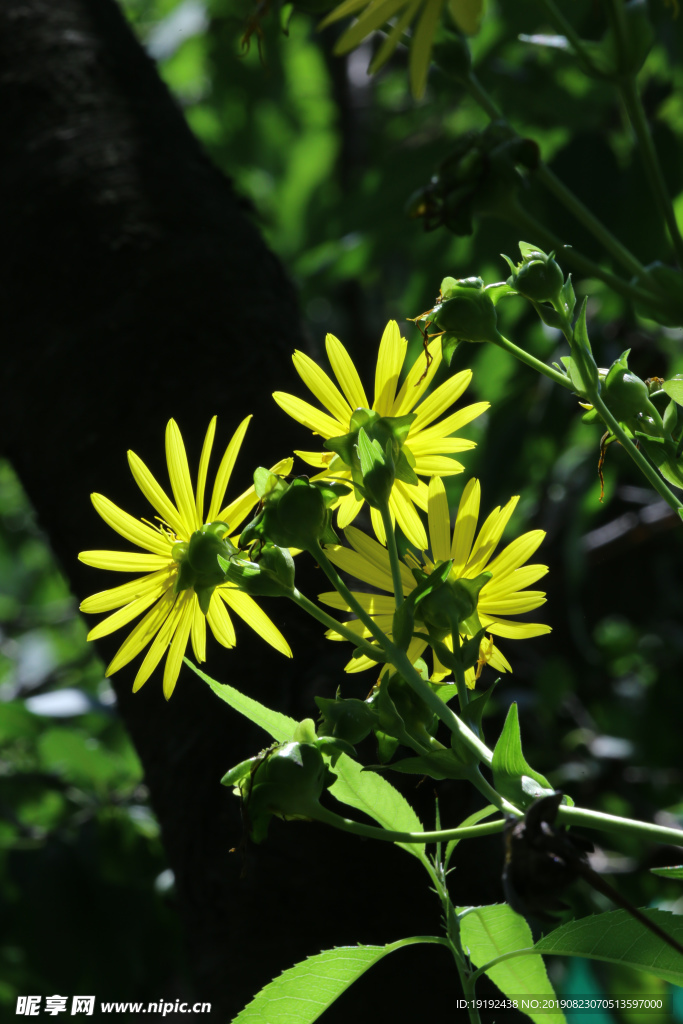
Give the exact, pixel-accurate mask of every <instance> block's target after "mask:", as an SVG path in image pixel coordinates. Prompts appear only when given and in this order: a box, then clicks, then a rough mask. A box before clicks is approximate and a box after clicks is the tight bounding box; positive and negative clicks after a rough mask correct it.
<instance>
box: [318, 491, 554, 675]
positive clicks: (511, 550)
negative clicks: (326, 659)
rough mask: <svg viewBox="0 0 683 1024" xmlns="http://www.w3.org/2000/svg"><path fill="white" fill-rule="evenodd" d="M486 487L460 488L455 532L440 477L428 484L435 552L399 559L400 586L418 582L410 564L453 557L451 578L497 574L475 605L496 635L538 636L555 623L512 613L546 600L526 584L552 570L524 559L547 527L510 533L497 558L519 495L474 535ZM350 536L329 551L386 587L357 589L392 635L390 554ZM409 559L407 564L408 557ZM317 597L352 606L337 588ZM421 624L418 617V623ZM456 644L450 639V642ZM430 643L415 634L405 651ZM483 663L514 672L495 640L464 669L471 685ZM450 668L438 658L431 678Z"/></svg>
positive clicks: (358, 626) (363, 664) (356, 627)
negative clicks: (476, 661)
mask: <svg viewBox="0 0 683 1024" xmlns="http://www.w3.org/2000/svg"><path fill="white" fill-rule="evenodd" d="M480 497H481V489H480V486H479V481H478V480H470V481H469V482H468V484H467V486H466V487H465V490H464V491H463V494H462V497H461V499H460V505H459V507H458V513H457V516H456V520H455V527H454V529H453V534H452V536H451V530H450V518H449V514H448V500H447V498H446V489H445V487H444V485H443V482H442V481H441V480H440V479H439V478H438V477H433V478H432V480H431V482H430V485H429V535H430V541H431V553H432V557H431V558H430V557H428V556H427V555H425V554H424V552H423V556H422V561H420V560H418V559H417V558H415V557H414V556H412V555H410V554H409V555H408V556H407V558H406V562H405V563H404V562H402V563H401V564H400V569H401V579H402V581H403V593H404V595H408V594H409V593H410V592H411V591H412V590H414V589H415V587H416V586H417V582H416V580H415V577H414V576H413V574H412V572H411V571H410V568H409V566H410V565H413V566H415V567H417V568H420V569H421V570H422V571H423V572H427V573H429V572H431V571H433V569H434V568H435V567H436V566H438V565H440V564H442V563H443V562H446V561H449V560H450V559H453V567H452V569H451V573H450V577H449V579H451V580H456V579H474V578H475V577H476V576H478V575H479V574H480V573H483V572H490V573H492V574H493V575H492V577H491V579H490V580H489V581H488V582H487V583H486V584H485V585H484V587H483V588H482V590H481V592H480V594H479V601H478V604H477V612H478V614H479V619H480V621H481V624H482V626H483V627H484V628H485V629H486V630H487V632H488V633H490V634H493V635H494V636H501V637H505V638H507V639H509V640H521V639H525V638H527V637H532V636H541V635H542V634H543V633H549V632H550V626H544V625H542V624H541V623H537V622H515V621H513V620H511V619H509V618H508V616H510V615H520V614H522V613H523V612H529V611H532V610H533V609H534V608H539V607H540V606H541V605H542V604H545V594H544V593H543V592H542V591H538V590H526V589H525V588H526V587H528V586H530V585H531V584H532V583H536V581H537V580H539V579H541V577H543V576H545V574H546V573H547V571H548V568H547V566H545V565H525V564H524V563H525V562H526V561H527V559H528V558H530V557H531V555H533V553H534V552H535V551H536V549H537V548H538V546H539V544H540V543H541V541H542V540H543V538H544V537H545V533H544V531H543V530H531V531H530V532H529V533H525V534H522V536H521V537H518V538H517V540H513V541H512V542H511V543H510V544H508V546H507V547H506V548H504V549H503V550H502V551H501V552H500V553H499V554H498V555H496V556H495V557H493V555H494V551H495V549H496V547H497V546H498V542H499V541H500V538H501V537H502V535H503V530H504V529H505V527H506V525H507V523H508V521H509V519H510V516H511V515H512V513H513V511H514V509H515V506H516V505H517V502H518V500H519V499H518V498H517V497H514V498H510V500H509V501H508V503H507V505H506V506H505V507H504V508H503V509H501V508H496V509H494V511H493V512H492V513H491V515H490V516H489V517H488V519H487V520H486V521H485V522H484V524H483V525H482V527H481V529H480V530H479V534H478V536H477V537H476V539H475V533H476V529H477V520H478V518H479V503H480ZM346 539H347V540H348V542H349V544H350V545H351V548H346V547H342V546H340V545H334V546H328V547H326V548H325V553H326V554H327V557H328V558H329V559H330V561H331V562H334V564H335V565H336V566H338V567H339V568H340V569H342V570H343V571H344V572H347V573H349V574H350V575H352V576H355V577H356V578H357V579H359V580H363V581H364V582H365V583H370V584H372V586H374V587H377V588H379V589H380V590H383V591H388V592H389V595H390V596H385V594H368V593H357V592H355V591H354V597H355V598H356V599H357V600H358V601H359V602H360V604H361V605H362V607H363V608H364V609H365V610H366V611H367V612H368V614H370V615H371V616H372V618H373V619H374V620H375V622H376V623H377V625H378V626H379V627H380V629H382V631H383V632H384V633H386V634H387V635H388V636H391V629H392V618H393V613H394V609H395V602H394V597H393V592H394V590H393V585H392V581H391V568H390V564H389V555H388V552H387V550H386V548H385V547H383V546H382V545H381V544H378V543H377V541H375V540H373V539H372V538H370V537H367V536H366V535H365V534H363V533H361V532H360V530H356V529H355V528H354V527H350V528H349V529H348V530H346ZM406 563H408V564H406ZM319 599H320V600H321V601H322V602H324V603H325V604H328V605H331V606H332V607H333V608H339V609H341V610H343V611H349V610H350V609H349V606H348V604H346V602H345V601H344V599H343V598H342V597H340V595H338V594H337V593H327V594H320V595H319ZM346 625H347V626H348V627H349V628H350V629H352V630H353V631H354V632H355V633H357V634H358V635H359V636H363V637H368V636H370V633H369V631H368V630H367V629H365V628H364V627H363V625H362V623H361V622H359V620H358V619H353V620H351V621H350V622H347V623H346ZM418 626H419V623H418ZM327 636H328V637H329V638H330V639H331V640H341V639H343V637H341V636H340V635H339V634H338V633H335V632H334V631H333V630H330V631H329V632H328V633H327ZM445 642H446V643H447V644H448V646H449V647H451V650H452V649H453V648H452V646H451V644H452V640H451V638H448V639H447V640H446V641H445ZM426 647H427V641H426V640H422V639H420V638H413V640H412V641H411V643H410V646H409V648H408V657H409V658H410V659H411V661H412V662H413V663H414V662H415V660H416V659H417V658H419V656H420V655H421V654H422V652H423V651H424V650H425V648H426ZM484 664H489V665H491V666H492V668H494V669H496V670H497V671H498V672H507V671H510V665H509V663H508V661H507V659H506V658H505V656H504V655H503V653H502V651H500V650H499V648H498V647H496V646H495V645H494V644H493V643H492V641H491V640H490V639H484V640H483V641H482V644H481V646H480V650H479V665H478V666H477V669H476V671H475V669H469V670H468V671H467V673H466V681H467V685H468V686H469V687H470V688H473V687H474V685H475V682H476V678H477V677H478V676H479V674H480V672H481V668H482V667H483V665H484ZM374 665H375V663H374V662H373V661H371V660H370V659H368V658H365V657H361V658H357V659H354V660H352V661H350V662H349V664H348V665H347V666H346V671H347V672H361V671H363V670H364V669H367V668H371V667H373V666H374ZM447 674H448V672H447V670H446V669H445V668H444V667H443V666H442V665H440V664H439V662H438V659H437V658H436V656H435V657H434V673H433V678H434V679H443V678H444V676H446V675H447Z"/></svg>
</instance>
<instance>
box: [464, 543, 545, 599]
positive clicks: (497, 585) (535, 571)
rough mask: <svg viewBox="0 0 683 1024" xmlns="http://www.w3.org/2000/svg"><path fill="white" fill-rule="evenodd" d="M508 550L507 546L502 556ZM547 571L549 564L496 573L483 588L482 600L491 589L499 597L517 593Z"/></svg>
mask: <svg viewBox="0 0 683 1024" xmlns="http://www.w3.org/2000/svg"><path fill="white" fill-rule="evenodd" d="M506 551H507V548H506V549H505V551H502V552H501V556H502V555H504V554H505V553H506ZM499 557H500V556H499ZM490 564H491V563H489V565H490ZM547 572H548V566H547V565H523V566H521V567H520V568H519V569H512V570H508V571H504V572H502V573H494V576H493V579H491V580H489V582H488V583H487V584H485V586H484V587H483V588H482V590H481V598H480V600H481V599H483V598H484V597H485V596H486V595H488V593H489V591H490V592H492V593H493V592H494V591H495V594H496V596H497V597H498V596H500V597H508V596H509V595H510V594H516V593H517V592H518V591H520V590H523V589H524V587H530V586H531V584H532V583H536V582H537V581H538V580H540V579H542V578H543V576H545V575H546V574H547Z"/></svg>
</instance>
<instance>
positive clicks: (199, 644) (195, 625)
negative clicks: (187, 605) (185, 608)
mask: <svg viewBox="0 0 683 1024" xmlns="http://www.w3.org/2000/svg"><path fill="white" fill-rule="evenodd" d="M192 607H193V611H192V632H191V634H190V635H191V637H192V650H193V651H194V656H195V658H196V659H197V661H198V662H200V663H201V662H202V661H206V616H205V615H204V613H203V611H202V610H201V608H200V607H199V601H195V602H194V604H193V606H192Z"/></svg>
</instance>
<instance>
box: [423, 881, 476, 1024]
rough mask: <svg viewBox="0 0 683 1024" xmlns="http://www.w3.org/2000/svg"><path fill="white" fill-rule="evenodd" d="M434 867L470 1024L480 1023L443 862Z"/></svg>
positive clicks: (436, 888)
mask: <svg viewBox="0 0 683 1024" xmlns="http://www.w3.org/2000/svg"><path fill="white" fill-rule="evenodd" d="M434 867H435V870H434V871H433V872H432V878H433V880H434V888H435V890H436V893H437V895H438V897H439V899H440V900H441V906H442V908H443V918H444V923H445V926H446V942H447V944H448V947H449V949H450V951H451V953H452V955H453V959H454V961H455V966H456V968H457V970H458V974H459V975H460V984H461V985H462V992H463V995H464V997H465V998H466V999H467V1013H468V1017H469V1020H470V1024H481V1018H480V1016H479V1008H478V1007H477V1005H476V1003H475V996H476V991H475V986H476V980H477V979H476V978H475V976H474V971H473V970H472V968H471V966H470V961H469V957H468V956H467V954H466V953H465V950H464V949H463V946H462V938H461V935H460V921H461V918H460V916H459V915H458V914H457V913H456V911H455V907H454V906H453V901H452V900H451V897H450V893H449V892H448V886H447V884H446V875H445V872H444V866H443V864H442V863H441V862H438V863H435V865H434Z"/></svg>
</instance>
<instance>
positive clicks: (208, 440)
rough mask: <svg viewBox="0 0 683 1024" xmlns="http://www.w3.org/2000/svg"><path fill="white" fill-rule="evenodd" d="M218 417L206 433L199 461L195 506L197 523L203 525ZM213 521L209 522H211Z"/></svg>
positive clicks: (213, 419)
mask: <svg viewBox="0 0 683 1024" xmlns="http://www.w3.org/2000/svg"><path fill="white" fill-rule="evenodd" d="M216 419H217V417H216V416H213V417H212V419H211V422H210V423H209V429H208V430H207V431H206V437H205V438H204V444H203V445H202V454H201V457H200V459H199V472H198V473H197V498H196V501H195V506H196V509H197V521H198V522H199V523H200V524H201V523H203V522H204V491H205V490H206V474H207V473H208V470H209V459H210V458H211V449H212V448H213V439H214V437H215V434H216ZM210 521H211V520H209V522H210Z"/></svg>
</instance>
